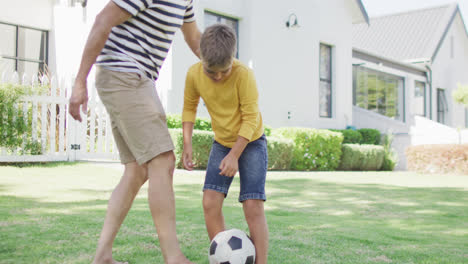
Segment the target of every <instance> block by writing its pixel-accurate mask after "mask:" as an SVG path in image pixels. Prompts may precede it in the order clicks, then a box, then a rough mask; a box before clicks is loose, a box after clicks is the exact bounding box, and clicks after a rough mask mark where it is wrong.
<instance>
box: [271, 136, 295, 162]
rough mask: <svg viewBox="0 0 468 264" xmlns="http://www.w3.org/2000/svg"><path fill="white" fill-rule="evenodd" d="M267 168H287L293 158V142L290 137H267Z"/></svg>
mask: <svg viewBox="0 0 468 264" xmlns="http://www.w3.org/2000/svg"><path fill="white" fill-rule="evenodd" d="M267 143H268V144H267V148H268V169H269V170H289V169H290V168H291V161H292V158H293V150H294V142H293V141H292V140H291V139H286V138H277V137H268V138H267Z"/></svg>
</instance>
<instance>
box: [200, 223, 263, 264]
mask: <svg viewBox="0 0 468 264" xmlns="http://www.w3.org/2000/svg"><path fill="white" fill-rule="evenodd" d="M208 259H209V260H210V264H254V263H255V246H254V244H253V243H252V240H250V238H249V237H248V236H247V234H246V233H244V231H241V230H239V229H230V230H226V231H223V232H220V233H218V234H217V235H216V236H215V237H214V238H213V240H212V241H211V244H210V252H209V255H208Z"/></svg>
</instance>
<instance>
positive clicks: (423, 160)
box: [406, 144, 468, 174]
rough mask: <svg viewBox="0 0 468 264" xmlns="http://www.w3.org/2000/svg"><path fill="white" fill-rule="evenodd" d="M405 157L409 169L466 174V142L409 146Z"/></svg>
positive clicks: (467, 167)
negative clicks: (460, 143)
mask: <svg viewBox="0 0 468 264" xmlns="http://www.w3.org/2000/svg"><path fill="white" fill-rule="evenodd" d="M406 159H407V164H408V170H411V171H418V172H423V173H461V174H468V144H462V145H450V144H446V145H419V146H410V147H408V148H407V149H406Z"/></svg>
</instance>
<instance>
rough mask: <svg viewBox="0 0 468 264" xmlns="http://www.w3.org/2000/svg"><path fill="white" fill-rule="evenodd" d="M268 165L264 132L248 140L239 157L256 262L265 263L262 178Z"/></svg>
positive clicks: (265, 244)
mask: <svg viewBox="0 0 468 264" xmlns="http://www.w3.org/2000/svg"><path fill="white" fill-rule="evenodd" d="M267 167H268V153H267V142H266V138H265V136H264V135H263V136H262V137H260V138H259V139H257V140H255V141H252V142H250V143H249V144H247V146H246V148H245V149H244V151H243V152H242V155H241V156H240V157H239V176H240V185H241V191H240V195H239V202H242V206H243V209H244V215H245V219H246V221H247V224H248V226H249V231H250V236H251V238H252V241H253V243H254V245H255V249H256V259H255V263H256V264H264V263H267V257H268V225H267V221H266V217H265V210H264V207H263V206H264V202H265V200H266V195H265V181H266V173H267Z"/></svg>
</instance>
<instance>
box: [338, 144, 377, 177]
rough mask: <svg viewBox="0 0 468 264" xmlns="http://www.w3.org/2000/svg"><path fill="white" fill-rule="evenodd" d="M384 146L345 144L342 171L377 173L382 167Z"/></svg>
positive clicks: (341, 164)
mask: <svg viewBox="0 0 468 264" xmlns="http://www.w3.org/2000/svg"><path fill="white" fill-rule="evenodd" d="M384 155H385V151H384V148H383V146H376V145H359V144H343V154H342V156H341V162H340V166H339V169H340V170H359V171H371V170H372V171H375V170H379V169H380V168H381V167H382V164H383V160H384Z"/></svg>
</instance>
